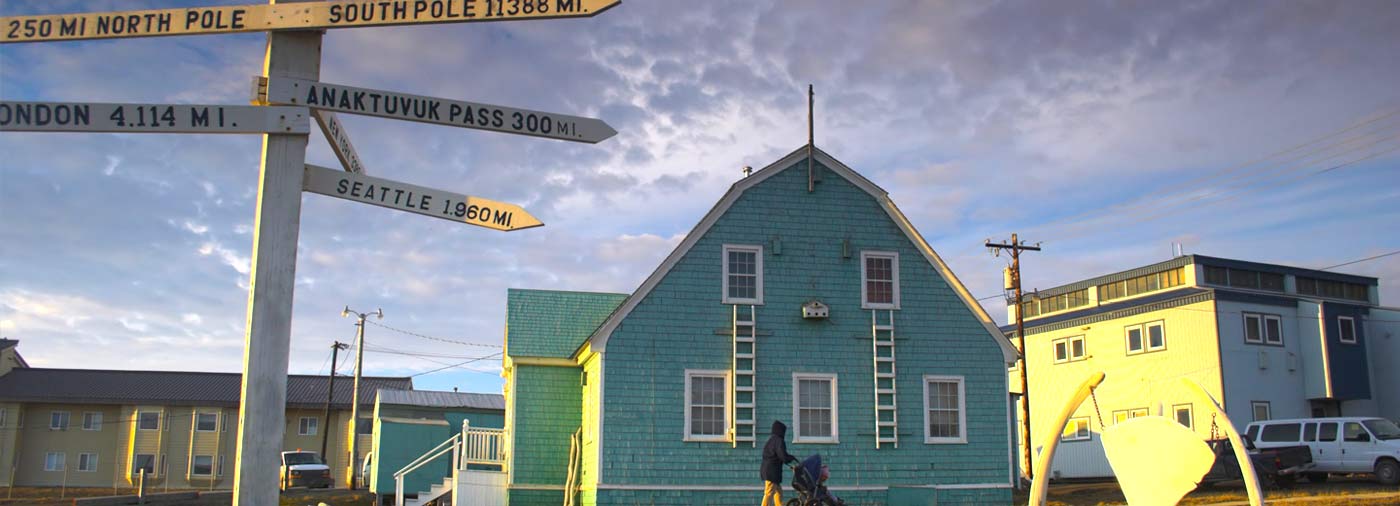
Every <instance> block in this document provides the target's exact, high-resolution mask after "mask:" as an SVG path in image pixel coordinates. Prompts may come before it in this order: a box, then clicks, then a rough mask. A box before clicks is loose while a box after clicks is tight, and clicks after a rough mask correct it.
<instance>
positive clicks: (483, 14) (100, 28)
mask: <svg viewBox="0 0 1400 506" xmlns="http://www.w3.org/2000/svg"><path fill="white" fill-rule="evenodd" d="M618 3H621V0H375V1H355V2H306V3H285V4H261V5H258V4H254V5H228V6H217V7H186V8H177V9H152V10H142V11H123V12H88V13H77V14H50V15H42V16H4V17H0V44H3V43H12V42H44V41H58V40H83V39H117V38H126V37H162V36H168V35H204V34H217V33H243V32H261V31H275V30H321V29H327V28H353V27H361V26H393V25H419V24H435V23H469V22H479V21H510V20H522V19H552V18H586V17H591V16H596V15H598V13H600V12H603V11H605V10H608V9H610V8H612V7H614V6H616V5H617V4H618Z"/></svg>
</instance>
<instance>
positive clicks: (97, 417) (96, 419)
mask: <svg viewBox="0 0 1400 506" xmlns="http://www.w3.org/2000/svg"><path fill="white" fill-rule="evenodd" d="M89 422H92V423H89ZM83 430H86V431H91V432H101V431H102V412H101V411H84V412H83Z"/></svg>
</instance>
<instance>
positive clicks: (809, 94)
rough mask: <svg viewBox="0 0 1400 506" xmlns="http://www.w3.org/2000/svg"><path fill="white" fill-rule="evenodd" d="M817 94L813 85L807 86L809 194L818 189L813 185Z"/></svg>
mask: <svg viewBox="0 0 1400 506" xmlns="http://www.w3.org/2000/svg"><path fill="white" fill-rule="evenodd" d="M814 97H816V93H815V92H813V91H812V85H811V84H808V85H807V193H812V190H815V189H816V188H815V187H814V185H813V184H812V183H813V181H812V108H813V106H812V104H813V102H815V98H814Z"/></svg>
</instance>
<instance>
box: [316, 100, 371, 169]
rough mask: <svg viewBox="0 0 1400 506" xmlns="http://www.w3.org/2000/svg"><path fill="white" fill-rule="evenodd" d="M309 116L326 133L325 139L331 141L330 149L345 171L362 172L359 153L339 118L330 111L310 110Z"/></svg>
mask: <svg viewBox="0 0 1400 506" xmlns="http://www.w3.org/2000/svg"><path fill="white" fill-rule="evenodd" d="M311 116H312V117H314V118H316V124H317V125H320V127H321V133H323V134H326V141H327V142H329V143H331V151H334V152H335V157H336V158H339V159H340V166H341V167H344V168H345V171H346V172H354V173H356V174H364V173H365V166H364V165H363V164H361V163H360V154H359V153H356V152H355V145H354V144H351V143H350V134H347V133H345V126H344V125H342V124H341V123H340V118H337V117H336V116H335V113H333V112H330V111H311Z"/></svg>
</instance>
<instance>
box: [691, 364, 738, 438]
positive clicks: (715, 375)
mask: <svg viewBox="0 0 1400 506" xmlns="http://www.w3.org/2000/svg"><path fill="white" fill-rule="evenodd" d="M729 391H730V389H729V371H720V370H714V371H710V370H692V369H686V371H685V435H684V437H683V438H682V439H684V440H685V441H711V442H728V441H729V411H730V410H729V405H730V404H729V403H730V402H732V400H731V399H730V394H729Z"/></svg>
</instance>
